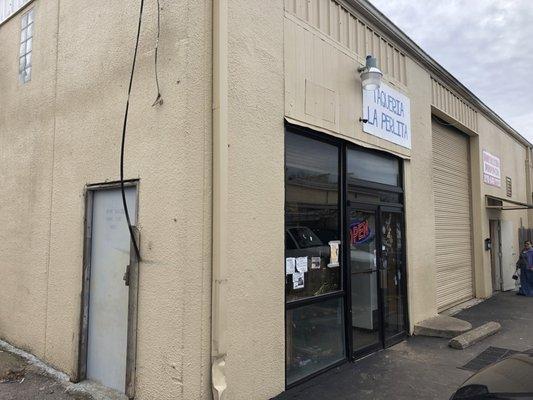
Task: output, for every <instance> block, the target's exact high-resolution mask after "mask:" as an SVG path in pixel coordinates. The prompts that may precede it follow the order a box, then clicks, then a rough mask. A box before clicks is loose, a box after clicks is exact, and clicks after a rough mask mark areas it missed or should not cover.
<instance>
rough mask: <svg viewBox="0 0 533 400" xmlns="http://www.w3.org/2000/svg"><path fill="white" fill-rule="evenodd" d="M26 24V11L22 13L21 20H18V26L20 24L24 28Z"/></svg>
mask: <svg viewBox="0 0 533 400" xmlns="http://www.w3.org/2000/svg"><path fill="white" fill-rule="evenodd" d="M26 25H28V13H26V14H24V15H23V16H22V19H21V21H20V26H21V27H22V28H25V27H26Z"/></svg>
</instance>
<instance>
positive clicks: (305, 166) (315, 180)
mask: <svg viewBox="0 0 533 400" xmlns="http://www.w3.org/2000/svg"><path fill="white" fill-rule="evenodd" d="M285 146H286V158H285V160H286V168H285V171H286V175H285V202H286V203H285V234H286V237H289V238H291V239H292V240H291V241H289V240H286V246H287V247H286V249H285V257H287V258H289V259H292V258H296V259H298V258H299V259H300V262H301V264H300V265H304V266H305V268H303V271H300V270H299V269H298V268H297V269H296V270H295V271H294V273H288V274H286V294H287V301H292V300H296V299H300V298H305V297H311V296H317V295H321V294H324V293H328V292H331V291H336V290H340V289H341V268H340V266H339V264H338V263H335V262H333V263H332V262H331V259H330V255H331V251H332V250H331V246H330V243H329V242H330V241H336V240H339V239H340V229H339V215H340V214H339V209H338V199H339V168H338V165H339V149H338V148H337V147H336V146H333V145H330V144H326V143H323V142H320V141H317V140H314V139H310V138H307V137H304V136H300V135H297V134H294V133H290V132H287V134H286V141H285Z"/></svg>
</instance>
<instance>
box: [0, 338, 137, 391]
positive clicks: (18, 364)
mask: <svg viewBox="0 0 533 400" xmlns="http://www.w3.org/2000/svg"><path fill="white" fill-rule="evenodd" d="M30 375H32V376H35V375H39V376H42V377H46V380H45V379H44V378H41V379H40V380H39V382H40V384H39V386H41V388H38V389H39V390H42V389H43V388H45V389H46V387H47V385H48V386H49V388H50V391H49V392H47V393H49V394H50V393H55V394H54V396H55V395H56V394H57V396H58V397H57V399H65V398H68V399H72V400H128V397H127V396H126V395H125V394H123V393H119V392H117V391H115V390H112V389H109V388H106V387H104V386H102V385H100V384H98V383H95V382H92V381H83V382H80V383H73V382H70V378H69V376H68V375H67V374H65V373H63V372H60V371H57V370H55V369H53V368H52V367H50V366H49V365H47V364H45V363H44V362H43V361H41V360H39V359H38V358H37V357H35V356H34V355H32V354H29V353H27V352H25V351H23V350H21V349H18V348H16V347H14V346H12V345H10V344H9V343H7V342H4V341H3V340H0V383H1V382H2V381H7V382H12V381H16V382H19V383H22V382H24V380H26V382H28V381H31V380H32V379H27V378H28V377H29V376H30ZM8 384H9V383H8ZM20 390H22V389H20ZM45 391H46V390H45ZM41 395H42V393H40V392H39V394H38V395H29V394H28V393H26V394H25V395H21V396H22V397H20V399H24V400H26V399H35V398H41V397H38V396H41ZM0 398H4V397H2V393H1V392H0ZM8 398H13V397H8ZM18 398H19V397H17V399H18ZM46 398H49V397H46ZM54 398H56V397H54Z"/></svg>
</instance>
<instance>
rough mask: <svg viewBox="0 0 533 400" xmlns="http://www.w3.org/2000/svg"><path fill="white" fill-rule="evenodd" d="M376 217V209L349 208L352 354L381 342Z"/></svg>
mask: <svg viewBox="0 0 533 400" xmlns="http://www.w3.org/2000/svg"><path fill="white" fill-rule="evenodd" d="M376 217H377V212H376V209H375V208H371V207H368V208H352V209H351V210H350V211H349V219H348V224H349V227H348V228H349V229H348V240H349V254H348V258H349V262H350V283H351V308H352V312H351V323H352V338H353V339H352V340H353V351H354V354H359V353H362V352H364V351H372V349H374V348H375V347H378V346H380V345H381V329H380V327H381V322H380V319H381V318H380V313H379V304H378V303H379V301H378V300H379V296H378V262H377V251H378V244H377V242H378V240H377V239H378V235H376V226H377V224H376V222H377V221H376V219H377V218H376Z"/></svg>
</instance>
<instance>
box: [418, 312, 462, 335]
mask: <svg viewBox="0 0 533 400" xmlns="http://www.w3.org/2000/svg"><path fill="white" fill-rule="evenodd" d="M470 329H472V324H471V323H470V322H467V321H463V320H462V319H459V318H454V317H450V316H447V315H437V316H436V317H433V318H429V319H426V320H424V321H421V322H419V323H418V324H416V325H415V330H414V334H415V335H417V336H434V337H441V338H454V337H456V336H458V335H461V334H463V333H465V332H468V331H469V330H470Z"/></svg>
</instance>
